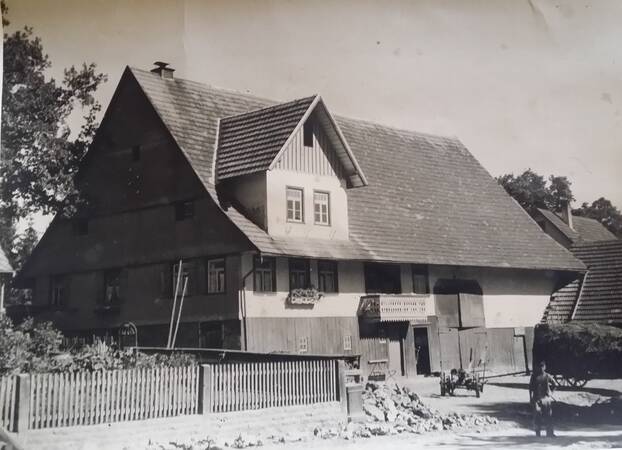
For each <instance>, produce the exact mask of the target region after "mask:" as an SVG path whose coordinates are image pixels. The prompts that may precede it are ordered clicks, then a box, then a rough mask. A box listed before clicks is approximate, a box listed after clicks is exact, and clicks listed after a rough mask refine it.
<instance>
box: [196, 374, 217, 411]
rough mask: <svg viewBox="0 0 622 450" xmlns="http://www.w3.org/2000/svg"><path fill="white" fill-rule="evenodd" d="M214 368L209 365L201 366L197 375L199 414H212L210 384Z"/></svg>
mask: <svg viewBox="0 0 622 450" xmlns="http://www.w3.org/2000/svg"><path fill="white" fill-rule="evenodd" d="M213 374H214V368H213V367H212V366H211V365H209V364H202V365H201V371H200V373H199V413H200V414H210V413H212V382H213V378H214V377H213Z"/></svg>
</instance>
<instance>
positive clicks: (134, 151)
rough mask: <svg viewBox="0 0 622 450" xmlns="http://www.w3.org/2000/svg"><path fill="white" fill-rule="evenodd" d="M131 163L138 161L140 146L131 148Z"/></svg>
mask: <svg viewBox="0 0 622 450" xmlns="http://www.w3.org/2000/svg"><path fill="white" fill-rule="evenodd" d="M132 161H133V162H136V161H140V145H135V146H133V147H132Z"/></svg>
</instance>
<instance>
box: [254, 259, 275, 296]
mask: <svg viewBox="0 0 622 450" xmlns="http://www.w3.org/2000/svg"><path fill="white" fill-rule="evenodd" d="M254 265H255V266H254V267H255V268H254V272H255V278H254V287H253V289H254V290H255V291H257V292H275V291H276V270H275V265H276V264H275V259H274V258H263V259H261V258H260V257H259V256H255V260H254Z"/></svg>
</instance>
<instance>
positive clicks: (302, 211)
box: [285, 186, 305, 223]
mask: <svg viewBox="0 0 622 450" xmlns="http://www.w3.org/2000/svg"><path fill="white" fill-rule="evenodd" d="M290 190H292V191H298V192H300V220H296V219H295V218H292V219H290V218H289V204H288V203H289V198H288V196H289V195H288V194H289V191H290ZM292 211H293V216H294V217H295V211H296V210H295V208H294V209H292ZM285 217H286V219H287V222H289V223H305V190H304V188H301V187H297V186H285Z"/></svg>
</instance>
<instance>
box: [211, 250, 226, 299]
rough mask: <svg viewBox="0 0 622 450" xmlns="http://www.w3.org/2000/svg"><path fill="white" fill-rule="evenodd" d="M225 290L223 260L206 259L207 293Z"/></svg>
mask: <svg viewBox="0 0 622 450" xmlns="http://www.w3.org/2000/svg"><path fill="white" fill-rule="evenodd" d="M221 292H225V260H224V258H221V259H210V260H208V261H207V293H208V294H216V293H221Z"/></svg>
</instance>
